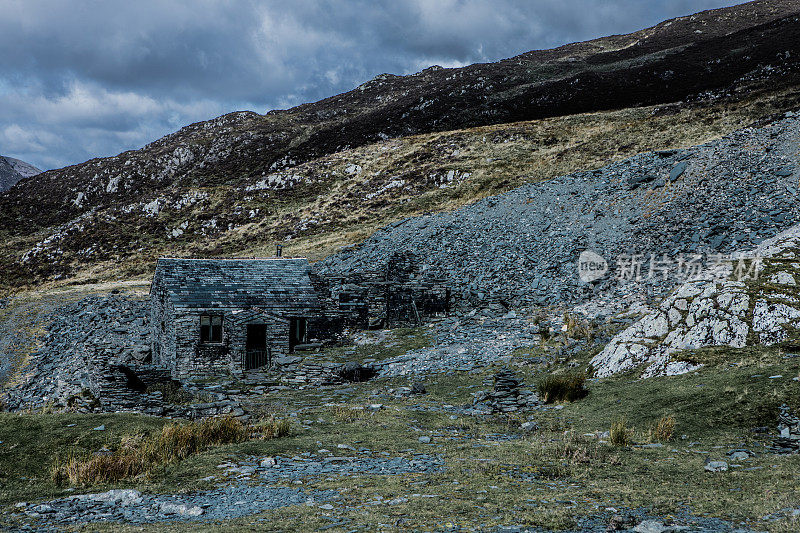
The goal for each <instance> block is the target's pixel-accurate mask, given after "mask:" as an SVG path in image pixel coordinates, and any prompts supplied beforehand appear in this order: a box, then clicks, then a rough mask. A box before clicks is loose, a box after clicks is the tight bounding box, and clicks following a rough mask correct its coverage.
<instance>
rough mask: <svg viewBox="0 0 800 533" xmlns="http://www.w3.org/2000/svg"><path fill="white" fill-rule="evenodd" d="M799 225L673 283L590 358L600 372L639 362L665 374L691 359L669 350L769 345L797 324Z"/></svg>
mask: <svg viewBox="0 0 800 533" xmlns="http://www.w3.org/2000/svg"><path fill="white" fill-rule="evenodd" d="M798 275H800V226H795V227H793V228H790V229H789V230H787V231H785V232H783V233H781V234H779V235H777V236H776V237H774V238H772V239H769V240H767V241H765V242H764V243H763V244H762V245H760V246H759V247H758V248H756V249H755V250H753V251H751V252H748V253H741V254H738V257H735V258H734V260H733V261H730V262H726V263H721V264H719V265H718V266H717V268H716V269H708V270H705V271H704V272H702V273H701V274H699V275H698V276H697V277H696V279H693V280H690V281H688V282H687V283H685V284H683V285H682V286H680V287H679V288H678V289H677V290H675V291H674V292H673V293H672V294H671V295H669V297H667V298H666V299H665V300H664V301H663V302H662V303H661V305H660V306H659V307H658V308H657V309H655V310H654V311H652V312H651V313H649V314H647V315H645V316H644V317H642V318H641V319H640V320H638V321H637V322H635V323H634V324H633V325H631V326H630V327H628V328H626V329H625V330H623V331H622V332H620V333H619V334H617V335H616V336H615V337H614V338H613V339H612V340H611V342H609V343H608V345H607V346H606V347H605V348H604V349H603V351H602V352H600V353H599V354H598V355H596V356H595V357H594V358H593V359H592V361H591V363H592V365H593V366H594V368H595V372H596V375H598V376H600V377H603V376H609V375H612V374H616V373H619V372H624V371H628V370H631V369H634V368H639V367H642V368H643V372H642V376H643V377H650V376H656V375H673V374H680V373H684V372H687V371H691V370H693V369H695V368H697V365H695V364H692V363H691V362H688V361H681V360H676V359H675V358H674V357H673V356H674V354H675V353H676V352H679V351H681V350H687V349H696V348H702V347H705V346H730V347H733V348H742V347H744V346H747V345H759V344H761V345H773V344H776V343H779V342H783V341H786V340H788V339H792V338H793V337H795V336H796V335H798V333H800V332H799V331H798V328H800V294H799V293H798V291H797V283H796V281H795V280H796V278H797V276H798Z"/></svg>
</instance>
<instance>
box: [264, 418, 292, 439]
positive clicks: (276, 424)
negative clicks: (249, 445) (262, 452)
mask: <svg viewBox="0 0 800 533" xmlns="http://www.w3.org/2000/svg"><path fill="white" fill-rule="evenodd" d="M255 429H256V431H257V432H259V433H261V438H262V439H263V440H270V439H277V438H279V437H288V436H289V434H290V433H291V432H292V423H291V421H289V420H288V419H283V420H278V419H276V418H275V417H274V416H270V417H268V418H265V419H263V420H261V421H260V422H259V423H257V424H256V425H255Z"/></svg>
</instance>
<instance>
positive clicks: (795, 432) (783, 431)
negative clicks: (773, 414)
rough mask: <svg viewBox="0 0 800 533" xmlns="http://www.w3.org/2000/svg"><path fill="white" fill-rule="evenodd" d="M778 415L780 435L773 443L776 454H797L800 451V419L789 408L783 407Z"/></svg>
mask: <svg viewBox="0 0 800 533" xmlns="http://www.w3.org/2000/svg"><path fill="white" fill-rule="evenodd" d="M780 409H781V411H780V414H779V415H778V433H779V435H778V436H777V437H776V438H775V441H774V442H773V443H772V451H774V452H775V453H797V452H799V451H800V418H798V417H797V416H795V415H793V414H792V413H791V410H790V409H789V406H788V405H786V404H784V405H781V408H780Z"/></svg>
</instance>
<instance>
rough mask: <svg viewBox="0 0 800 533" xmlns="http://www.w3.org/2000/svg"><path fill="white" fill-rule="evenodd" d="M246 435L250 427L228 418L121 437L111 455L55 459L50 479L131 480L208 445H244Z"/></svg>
mask: <svg viewBox="0 0 800 533" xmlns="http://www.w3.org/2000/svg"><path fill="white" fill-rule="evenodd" d="M249 436H250V428H249V427H248V426H246V425H245V424H243V423H242V422H241V421H240V420H238V419H236V418H233V417H230V416H228V417H221V418H207V419H205V420H202V421H200V422H189V423H184V424H179V423H174V424H169V425H166V426H164V427H163V428H161V431H160V432H157V433H155V434H153V435H150V436H147V437H145V436H142V435H134V436H129V437H125V438H123V439H122V442H121V443H120V446H119V448H118V449H117V450H116V451H114V452H109V453H106V454H99V453H95V454H93V455H90V456H82V457H79V456H72V457H69V458H67V459H66V460H61V459H58V460H56V462H55V463H54V464H53V466H52V468H51V476H52V479H53V481H55V482H56V483H58V484H63V483H66V482H67V481H69V483H71V484H73V485H79V484H93V483H107V482H112V481H119V480H121V479H127V478H134V477H137V476H143V475H147V474H149V473H150V472H151V471H152V469H153V468H155V467H157V466H159V465H164V464H169V463H175V462H178V461H181V460H183V459H185V458H187V457H189V456H191V455H194V454H196V453H200V452H201V451H203V450H204V449H206V448H208V447H209V446H216V445H220V444H231V443H236V442H243V441H245V440H247V439H248V438H249Z"/></svg>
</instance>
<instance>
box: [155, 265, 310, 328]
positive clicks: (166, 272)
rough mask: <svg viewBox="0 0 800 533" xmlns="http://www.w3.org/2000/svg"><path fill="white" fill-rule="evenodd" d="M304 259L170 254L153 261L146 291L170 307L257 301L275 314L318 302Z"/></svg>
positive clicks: (238, 305)
mask: <svg viewBox="0 0 800 533" xmlns="http://www.w3.org/2000/svg"><path fill="white" fill-rule="evenodd" d="M309 270H310V267H309V264H308V260H307V259H290V258H273V259H172V258H161V259H159V260H158V262H157V263H156V272H155V274H154V275H153V284H152V285H151V288H150V292H151V294H152V293H153V291H154V290H158V291H159V292H160V293H161V292H162V291H163V294H166V296H167V298H169V299H170V301H171V302H172V303H173V305H174V306H175V307H192V308H203V307H234V308H240V309H249V308H251V307H259V308H263V309H266V310H269V311H273V312H276V313H278V314H291V313H302V312H309V311H313V310H315V309H317V308H318V307H319V302H318V300H317V295H316V292H315V291H314V287H313V285H312V284H311V279H310V278H309V275H308V274H309Z"/></svg>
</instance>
